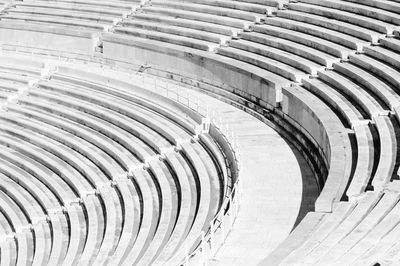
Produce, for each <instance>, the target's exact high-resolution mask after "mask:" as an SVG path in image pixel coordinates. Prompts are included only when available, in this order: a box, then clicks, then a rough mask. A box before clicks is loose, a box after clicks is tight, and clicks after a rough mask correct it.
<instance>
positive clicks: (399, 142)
mask: <svg viewBox="0 0 400 266" xmlns="http://www.w3.org/2000/svg"><path fill="white" fill-rule="evenodd" d="M389 118H390V121H391V122H392V124H393V129H394V134H395V137H396V147H397V153H396V163H395V165H394V169H393V174H392V177H391V180H390V181H393V180H399V174H398V171H399V169H400V123H399V121H398V120H397V119H396V117H395V116H390V117H389Z"/></svg>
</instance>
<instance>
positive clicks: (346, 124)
mask: <svg viewBox="0 0 400 266" xmlns="http://www.w3.org/2000/svg"><path fill="white" fill-rule="evenodd" d="M321 82H324V81H323V80H321ZM324 83H326V82H324ZM326 84H327V83H326ZM328 85H329V84H328ZM302 88H304V89H306V90H307V91H309V92H311V93H312V94H313V95H314V96H315V97H317V98H318V99H320V100H321V101H323V102H324V103H325V104H326V105H327V106H329V108H330V109H331V110H332V112H334V113H335V115H336V116H337V117H338V118H339V120H340V122H342V124H343V125H344V126H345V127H346V128H351V125H349V123H348V122H347V120H346V119H345V118H344V116H343V115H342V114H341V113H340V112H339V110H338V108H335V107H334V106H333V105H332V104H331V103H330V102H328V101H327V100H326V99H325V98H324V97H322V96H321V95H319V94H315V93H313V91H312V90H309V89H308V88H307V87H306V86H302ZM345 97H346V96H345Z"/></svg>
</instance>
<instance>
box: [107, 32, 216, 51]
mask: <svg viewBox="0 0 400 266" xmlns="http://www.w3.org/2000/svg"><path fill="white" fill-rule="evenodd" d="M114 32H115V33H116V34H123V35H127V36H134V37H140V38H146V39H152V40H156V41H160V42H168V43H173V44H177V45H182V46H187V47H190V48H195V49H200V50H204V51H212V50H213V47H214V46H215V45H213V44H212V43H210V42H207V41H203V40H196V39H193V38H191V37H187V36H180V35H176V34H170V33H165V32H161V31H154V30H151V29H150V30H147V29H140V28H128V27H117V28H115V29H114Z"/></svg>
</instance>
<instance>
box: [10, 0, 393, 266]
mask: <svg viewBox="0 0 400 266" xmlns="http://www.w3.org/2000/svg"><path fill="white" fill-rule="evenodd" d="M278 2H279V3H278ZM282 3H283V1H267V2H266V3H264V5H265V6H262V5H260V2H259V1H246V2H242V1H239V2H237V1H235V2H232V1H211V0H210V1H208V0H207V1H205V0H191V1H182V2H179V1H163V2H159V1H151V2H150V3H149V4H148V5H145V6H144V7H143V8H141V9H139V12H137V13H134V14H132V16H130V17H129V18H127V19H124V20H122V21H121V22H120V23H119V24H118V25H117V26H116V27H114V28H113V31H114V32H113V33H107V34H105V35H104V36H105V39H107V41H108V42H112V41H113V39H112V38H111V37H110V38H108V37H109V36H112V37H114V38H115V40H123V42H122V41H120V42H119V44H123V45H126V46H125V47H129V48H130V47H135V49H137V47H138V46H135V44H136V43H141V44H140V49H142V50H140V49H138V51H139V52H138V51H136V50H135V53H136V54H139V53H140V51H144V50H146V44H147V45H148V47H147V48H148V50H151V49H153V50H156V49H157V48H159V49H158V50H159V51H160V52H163V51H167V48H165V47H168V49H170V50H173V49H175V50H177V51H179V50H180V49H181V50H183V51H185V53H187V55H190V56H187V58H191V57H193V55H199V57H201V56H203V55H204V54H205V51H210V50H214V48H215V47H217V49H216V53H208V54H209V55H208V54H207V56H208V57H207V58H215V61H218V62H222V61H223V62H224V63H226V64H228V65H232V66H240V67H241V68H242V69H247V70H248V72H250V73H252V74H253V73H255V72H256V73H257V74H260V75H261V76H263V77H264V78H265V79H266V80H268V81H267V82H271V83H274V84H275V87H276V88H277V89H276V90H277V93H276V94H277V97H276V100H277V102H278V104H277V105H275V104H276V103H275V102H272V103H271V106H278V107H277V108H275V109H274V111H276V113H277V114H278V115H280V116H281V117H283V118H284V119H286V121H287V122H289V123H291V124H293V125H294V126H295V127H296V128H297V129H298V132H296V134H297V135H300V134H302V135H304V136H306V137H307V138H308V139H309V140H310V141H311V142H312V143H313V144H314V146H315V149H316V150H317V152H316V153H318V154H319V156H320V157H321V158H322V161H323V162H324V163H325V165H326V167H327V168H329V173H328V175H327V176H326V177H323V180H322V182H321V186H324V187H323V190H322V192H321V195H320V197H319V199H318V200H317V203H316V213H315V215H314V216H312V215H310V216H308V217H314V221H313V222H312V223H311V222H310V220H307V217H306V219H305V221H304V222H303V227H302V224H300V226H299V227H298V230H297V231H295V232H294V233H293V234H292V235H291V236H289V238H288V240H287V241H286V242H285V243H283V244H282V245H281V246H280V247H279V248H278V249H277V252H275V253H274V254H272V256H270V258H269V260H267V261H268V262H274V263H277V262H281V261H282V260H284V261H285V263H288V264H290V263H292V264H296V263H297V262H298V261H299V262H300V261H301V262H303V263H322V262H327V261H329V258H334V259H339V251H340V252H347V248H348V246H346V245H348V244H346V243H347V242H346V241H348V240H343V239H344V238H343V237H344V235H347V232H352V231H351V230H353V229H354V228H356V224H357V223H358V222H360V217H362V219H364V218H365V219H366V221H367V222H365V224H363V226H364V227H363V228H364V230H367V231H371V230H375V229H374V228H375V226H376V225H377V222H376V221H375V222H370V221H371V220H373V219H376V217H373V216H372V215H373V214H374V212H372V211H371V208H372V207H371V206H375V204H376V200H375V201H368V202H367V201H366V202H365V204H366V205H365V204H364V199H365V200H367V199H371V200H372V198H373V197H374V199H376V198H379V197H381V196H379V195H382V193H386V192H382V191H385V189H386V187H391V186H394V183H395V182H394V183H393V179H396V178H397V176H398V174H397V170H398V159H397V158H398V156H397V154H398V152H399V149H398V141H399V139H398V132H399V122H400V119H399V118H400V116H399V113H398V112H399V104H398V103H399V97H400V96H399V91H398V87H399V85H400V84H399V79H398V78H397V77H398V76H399V71H400V65H399V62H400V58H399V56H398V54H397V53H398V52H399V51H400V41H399V39H397V38H395V37H396V36H399V32H398V31H397V30H396V27H397V26H398V25H399V24H400V20H399V13H400V12H399V10H400V8H399V3H398V2H396V1H377V0H368V1H359V0H345V1H344V0H343V1H336V0H335V1H334V0H322V1H317V0H300V1H293V2H290V3H287V5H286V4H285V6H283V5H282ZM269 6H273V9H270V8H269ZM17 9H18V8H17ZM265 10H266V11H265ZM272 12H273V13H274V14H272ZM275 12H276V13H275ZM271 15H274V16H271ZM210 21H211V22H212V23H210ZM250 26H251V27H250ZM232 37H233V39H232V40H231V38H232ZM148 39H151V40H148ZM227 40H229V41H227ZM221 44H223V45H222V46H221ZM150 47H151V48H150ZM129 48H126V49H129ZM191 48H194V49H191ZM132 49H133V48H132ZM200 50H204V51H200ZM124 51H125V50H124ZM126 51H130V50H126ZM166 53H167V52H166ZM138 57H139V56H138ZM204 57H205V56H204ZM187 58H186V57H185V60H191V59H187ZM118 60H122V59H121V58H118ZM126 60H129V59H128V58H127V59H126ZM152 60H153V61H152ZM193 60H194V59H193ZM145 62H146V63H148V62H150V63H154V64H155V65H156V64H157V63H158V62H157V59H156V58H154V57H151V55H150V54H149V58H148V59H146V60H145ZM126 63H129V62H126ZM167 64H168V63H165V62H163V63H162V64H161V65H162V66H165V65H167ZM175 67H177V68H178V67H179V66H175V65H174V66H170V68H168V69H165V71H167V72H171V73H173V74H177V75H179V74H181V73H180V69H174V68H175ZM229 70H230V69H229ZM174 71H175V72H174ZM201 74H202V73H201ZM222 76H223V78H227V77H228V76H229V75H228V74H227V75H222ZM232 79H233V80H234V81H238V80H239V78H238V79H235V78H232ZM55 80H56V81H53V80H52V81H50V82H47V81H43V82H40V85H39V87H38V89H36V90H35V92H34V93H31V95H30V96H27V97H21V102H20V104H19V105H23V106H24V107H23V108H22V107H21V108H22V109H24V110H29V112H28V113H27V111H21V110H18V109H13V108H15V107H14V106H13V105H10V109H9V110H10V112H14V113H15V115H16V116H18V117H19V116H23V117H26V116H29V117H32V118H33V119H36V120H39V121H41V122H43V123H46V124H48V123H49V121H50V120H45V118H42V117H41V118H39V113H40V112H43V110H45V111H46V112H50V113H52V114H54V115H57V116H61V117H62V118H63V119H67V120H69V121H75V122H79V123H81V121H85V122H84V123H85V126H87V127H89V128H91V129H95V130H97V131H100V130H99V129H98V126H99V123H100V121H97V120H96V118H92V117H91V119H94V120H90V119H86V120H81V118H80V117H79V116H77V114H76V113H74V112H72V111H71V112H70V111H69V112H65V111H64V110H63V109H64V108H71V109H77V110H79V112H83V113H85V114H90V116H93V117H98V118H101V119H102V120H105V121H107V123H112V122H111V121H114V120H118V121H119V119H122V118H120V117H119V116H118V114H112V116H107V115H106V113H105V112H104V111H103V112H101V111H98V110H94V109H93V108H92V106H91V104H93V105H96V106H100V107H99V108H100V109H101V108H106V109H107V110H108V109H111V110H113V111H114V112H118V113H122V115H123V116H127V117H130V118H134V119H136V120H137V121H144V120H146V118H148V117H150V114H149V115H148V116H146V115H145V117H137V116H135V115H134V114H132V112H128V111H124V110H123V109H121V107H120V106H119V105H118V106H116V104H114V105H113V104H111V102H109V103H105V102H104V101H103V100H102V98H103V97H95V96H92V95H90V97H89V96H86V95H85V94H84V92H85V91H86V87H84V89H81V91H80V90H79V86H80V85H79V86H78V88H76V92H75V86H74V93H71V92H70V91H68V92H67V91H66V90H64V91H63V90H62V87H63V86H67V87H68V86H69V85H66V84H65V83H68V84H70V83H71V82H70V81H69V80H68V79H67V78H65V77H59V78H58V79H57V77H56V78H55ZM288 80H290V81H291V82H292V85H293V86H292V87H288V88H283V89H282V93H281V95H280V93H279V92H280V91H279V90H280V88H279V85H280V84H286V83H287V81H288ZM66 81H67V82H66ZM221 82H222V84H223V85H225V83H228V82H226V81H225V80H222V81H221ZM276 83H277V84H278V85H276ZM60 84H61V85H60ZM60 87H61V88H60ZM78 92H79V93H78ZM58 94H61V95H63V97H60V96H58V97H57V95H58ZM64 95H67V96H66V97H64ZM252 96H254V95H250V96H249V97H248V98H249V99H250V100H252V99H253V98H252ZM69 97H71V98H69ZM77 97H78V98H79V99H81V100H82V102H80V101H75V100H72V99H73V98H77ZM280 97H281V99H280ZM32 99H34V100H32ZM49 103H57V106H51V108H50V106H49V105H51V104H49ZM87 103H89V104H87ZM58 105H60V106H58ZM61 106H62V107H61ZM76 112H78V111H76ZM79 112H78V113H79ZM168 117H174V115H172V114H171V115H169V116H168ZM42 119H43V120H42ZM46 119H48V118H46ZM121 121H124V120H121ZM176 123H179V124H187V122H182V121H180V122H176ZM24 126H25V124H24ZM32 126H34V125H32ZM115 126H118V127H119V128H122V129H124V130H126V129H127V125H126V124H124V122H119V124H118V125H115ZM57 127H58V128H60V129H62V130H64V131H67V133H63V134H65V135H63V136H65V137H67V136H71V135H69V134H77V133H76V132H78V131H76V130H75V129H72V128H71V129H68V130H66V129H64V127H65V126H64V125H58V126H57ZM150 127H151V128H152V129H153V130H156V131H157V130H161V131H162V132H163V135H164V136H166V139H167V143H166V145H165V146H162V147H159V146H157V145H153V146H151V150H153V151H157V152H158V153H160V154H161V153H163V151H164V150H168V147H170V146H168V145H167V144H168V143H172V144H173V145H177V144H178V143H183V144H181V145H180V146H181V147H182V151H183V152H184V153H185V154H186V153H188V154H189V153H190V151H191V149H190V148H188V147H186V145H187V144H186V143H185V141H182V140H185V137H184V136H183V135H180V134H178V135H176V132H174V131H169V130H168V129H166V128H164V127H159V126H158V123H157V122H155V123H152V124H151V126H150ZM189 128H190V127H189ZM7 130H9V129H7ZM102 130H104V129H102ZM15 131H16V130H14V131H12V132H15ZM6 132H8V131H6ZM100 132H101V133H102V134H103V132H102V131H100ZM105 133H106V134H107V136H108V134H110V135H112V134H113V133H109V132H105ZM143 133H145V135H146V136H147V134H148V132H147V131H139V130H138V131H136V132H134V135H135V136H143V135H142V134H143ZM186 133H187V132H186ZM191 133H192V134H193V132H191ZM43 134H44V133H43ZM79 134H83V135H82V136H85V138H90V139H91V141H92V140H93V141H96V138H95V137H94V136H91V135H88V134H89V133H83V132H82V133H79ZM114 134H116V133H114ZM112 136H113V138H118V139H119V138H121V140H123V137H122V136H119V135H118V136H114V135H112ZM46 137H48V138H51V139H52V141H58V142H59V141H60V140H58V139H57V137H56V136H53V135H49V133H46ZM67 139H68V138H67ZM80 143H81V142H66V141H64V142H63V145H65V146H67V147H68V148H70V149H73V150H75V149H76V147H79V146H80V145H79V144H80ZM127 144H128V142H127V139H126V138H125V142H124V144H123V145H124V146H125V145H127ZM97 145H99V144H96V145H94V146H96V147H97ZM96 147H93V149H105V148H106V147H105V146H104V144H103V146H98V147H97V148H96ZM138 149H139V148H137V147H136V149H133V147H132V150H130V151H129V152H131V153H132V154H134V155H135V156H137V159H138V161H140V162H143V160H144V161H146V159H147V158H152V156H153V155H151V153H150V152H149V151H147V152H148V154H146V153H145V152H144V151H140V150H138ZM142 150H145V148H143V149H142ZM109 153H110V154H119V153H117V151H109ZM59 154H61V152H60V153H59ZM79 154H81V155H80V156H84V157H87V156H90V161H91V162H92V163H93V164H95V165H102V164H103V163H104V164H105V163H108V164H107V167H106V168H107V169H108V170H105V169H101V171H102V172H104V175H105V176H112V175H113V174H114V173H113V172H112V171H111V170H110V169H118V167H117V165H112V164H110V162H109V161H108V160H105V159H104V158H101V157H96V156H93V155H92V154H91V153H90V152H89V151H86V152H83V151H81V152H79ZM143 154H146V155H143ZM148 156H150V157H148ZM188 160H189V162H190V164H195V162H196V160H191V159H190V158H188ZM71 163H73V162H71ZM152 163H153V161H152V160H150V161H149V162H148V165H149V167H150V168H151V167H152ZM75 164H76V165H75V167H78V169H80V168H79V165H78V164H77V162H75ZM118 164H122V163H121V162H118ZM108 166H109V167H110V168H109V167H108ZM123 169H124V170H123V171H126V168H123ZM80 171H83V170H80ZM110 171H111V172H110ZM123 171H122V172H123ZM154 171H155V170H154ZM111 179H112V178H111ZM103 181H104V180H101V181H99V182H103ZM89 183H90V185H91V186H94V187H96V180H94V179H93V180H90V182H89ZM154 189H157V188H153V190H154ZM371 190H372V191H374V192H370V191H371ZM389 190H390V189H389ZM77 191H79V190H77ZM154 191H156V190H154ZM366 191H367V192H366ZM158 193H160V194H162V191H161V192H160V191H158ZM389 194H390V193H389ZM78 195H80V194H79V193H78ZM370 195H374V196H370ZM385 195H386V194H385ZM347 199H349V200H350V201H349V202H343V201H341V200H347ZM173 200H174V199H172V198H171V199H170V202H173ZM175 201H177V200H176V199H175ZM385 202H386V201H385V200H384V201H382V202H381V204H382V205H379V206H383V207H382V208H386V207H388V206H384V205H385V204H386V203H385ZM358 203H360V206H364V207H365V206H367V210H366V209H362V208H361V207H359V208H356V207H355V206H356V205H357V204H358ZM154 204H157V202H155V203H154ZM368 204H369V205H368ZM351 206H353V207H354V208H355V209H354V210H357V211H356V212H354V213H353V212H352V211H353V209H352V208H353V207H351ZM357 206H358V205H357ZM368 206H370V207H368ZM346 208H347V209H346ZM377 210H378V209H377ZM379 211H382V209H379ZM325 213H332V214H325ZM115 215H118V213H117V212H115ZM169 215H170V216H172V217H173V216H174V215H176V214H174V210H172V209H171V210H170V211H169ZM340 215H341V216H340ZM205 216H206V215H205ZM160 217H161V216H160ZM329 217H336V218H329ZM338 217H339V218H338ZM381 217H383V216H381ZM160 219H161V218H160ZM310 219H311V218H310ZM325 219H327V220H329V219H341V220H340V222H341V221H345V223H344V224H343V226H342V227H341V226H340V223H339V222H338V223H337V224H335V225H331V226H332V227H331V229H332V231H331V232H329V234H330V235H331V237H329V238H327V239H326V244H321V246H318V247H315V254H314V253H313V252H314V251H312V252H311V253H310V256H309V255H307V254H309V253H304V252H303V251H304V250H303V244H304V245H306V246H307V245H308V244H307V243H308V240H307V238H306V236H307V234H306V232H305V231H303V232H301V230H303V228H307V230H309V231H310V233H309V234H308V235H312V234H315V237H316V238H317V237H323V234H321V232H322V231H324V230H325V227H324V224H325V222H324V221H325ZM320 220H321V221H322V222H320ZM347 221H348V222H347ZM307 222H310V225H309V226H308V224H307ZM326 223H330V222H329V221H328V222H326ZM349 223H350V224H353V225H354V226H352V227H351V228H350V229H349V228H345V227H344V226H345V225H346V226H347V225H348V224H349ZM311 224H312V226H311ZM307 226H308V227H307ZM368 226H369V227H368ZM117 227H118V226H115V228H117ZM200 227H201V226H200V225H199V226H198V227H196V228H200ZM336 229H337V230H338V231H335V230H336ZM4 230H6V229H4ZM116 230H117V229H114V231H116ZM147 230H148V231H149V232H151V231H152V230H153V231H154V228H147ZM346 230H347V231H346ZM349 230H350V231H349ZM168 231H170V228H169V226H168V225H165V226H164V227H163V228H162V229H161V231H160V232H161V233H160V234H157V235H155V236H157V237H156V239H157V241H156V243H157V242H158V243H164V242H165V238H164V237H163V235H165V234H166V232H168ZM324 232H325V231H324ZM354 232H357V230H356V231H354ZM326 233H327V232H326ZM302 234H303V235H302ZM298 235H300V236H301V237H302V238H296V237H297V236H298ZM305 235H306V236H305ZM327 235H328V233H327ZM193 237H195V236H193ZM357 237H360V238H364V236H359V235H358V236H357ZM144 238H145V236H142V235H140V237H139V235H138V239H144ZM390 239H392V240H393V239H394V238H388V239H385V241H389V240H390ZM294 240H295V241H294ZM342 240H343V241H342ZM143 241H144V243H146V241H145V240H143ZM317 241H319V240H317ZM324 241H325V240H324ZM349 241H355V240H349ZM357 241H358V240H357ZM289 242H292V243H297V244H291V245H286V244H287V243H289ZM318 243H319V242H318ZM342 244H343V246H341V245H342ZM390 244H393V242H391V243H389V242H388V245H390ZM110 245H113V244H110ZM146 245H148V249H147V250H149V251H143V252H141V251H140V250H137V249H135V248H136V247H134V250H135V254H138V255H137V256H139V257H143V258H146V259H148V258H150V257H151V256H152V255H151V254H154V253H157V246H158V244H154V245H150V244H146ZM160 245H162V244H160ZM307 247H308V246H307ZM333 247H335V250H336V249H337V250H338V253H335V252H332V255H326V254H325V253H326V251H328V250H330V248H333ZM97 248H99V247H92V249H97ZM361 248H366V247H365V246H360V250H358V251H357V252H367V249H365V250H361ZM105 249H106V248H104V249H103V250H105ZM173 249H174V248H173V247H172V244H170V245H169V248H168V250H173ZM313 249H314V247H313ZM102 252H107V251H102ZM100 254H103V253H100ZM149 254H150V255H149ZM276 254H278V255H276ZM385 254H386V253H385ZM385 254H383V255H382V256H386V255H385ZM287 255H289V256H288V257H287V259H285V258H284V257H285V256H287ZM302 256H304V257H302ZM330 256H332V257H330ZM340 256H342V255H340ZM346 256H347V255H346ZM346 256H345V257H346ZM136 259H137V257H135V258H133V260H136ZM352 259H354V257H352ZM374 259H376V260H379V259H380V257H374ZM391 260H393V261H396V260H395V259H391ZM340 261H341V259H340ZM345 262H350V260H348V261H345Z"/></svg>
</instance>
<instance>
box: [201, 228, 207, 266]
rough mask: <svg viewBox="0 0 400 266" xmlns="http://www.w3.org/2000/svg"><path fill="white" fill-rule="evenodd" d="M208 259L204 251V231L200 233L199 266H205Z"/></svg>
mask: <svg viewBox="0 0 400 266" xmlns="http://www.w3.org/2000/svg"><path fill="white" fill-rule="evenodd" d="M207 261H208V257H207V251H206V243H205V237H204V231H201V265H203V266H204V265H207Z"/></svg>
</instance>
